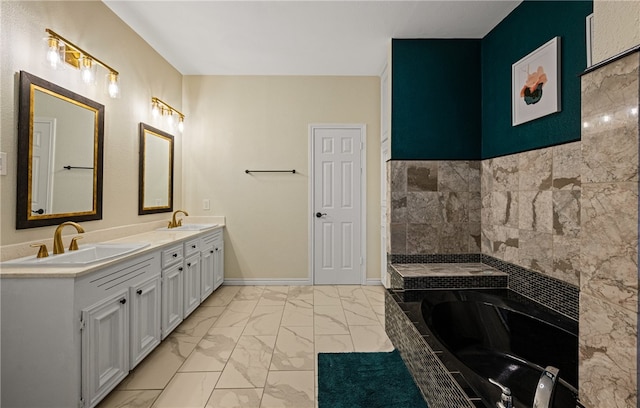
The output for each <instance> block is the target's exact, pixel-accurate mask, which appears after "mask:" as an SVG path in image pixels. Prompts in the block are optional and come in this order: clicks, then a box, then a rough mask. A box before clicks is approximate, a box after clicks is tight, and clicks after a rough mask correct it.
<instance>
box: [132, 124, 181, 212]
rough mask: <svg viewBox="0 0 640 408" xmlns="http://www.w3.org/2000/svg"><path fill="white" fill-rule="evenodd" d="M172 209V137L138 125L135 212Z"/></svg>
mask: <svg viewBox="0 0 640 408" xmlns="http://www.w3.org/2000/svg"><path fill="white" fill-rule="evenodd" d="M171 211H173V136H171V135H170V134H168V133H165V132H163V131H161V130H159V129H156V128H154V127H151V126H149V125H146V124H144V123H141V124H140V170H139V198H138V214H140V215H142V214H154V213H161V212H171Z"/></svg>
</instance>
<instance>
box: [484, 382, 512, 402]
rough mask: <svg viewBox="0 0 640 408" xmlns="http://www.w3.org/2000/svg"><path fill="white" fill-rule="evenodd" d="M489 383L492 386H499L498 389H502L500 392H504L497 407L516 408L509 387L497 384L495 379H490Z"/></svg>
mask: <svg viewBox="0 0 640 408" xmlns="http://www.w3.org/2000/svg"><path fill="white" fill-rule="evenodd" d="M489 382H490V383H491V384H493V385H495V386H497V387H498V388H500V391H502V395H501V396H500V401H498V402H496V407H498V408H514V407H513V398H512V397H511V390H510V389H509V387H505V386H504V385H502V384H500V383H499V382H497V381H496V380H494V379H493V378H489Z"/></svg>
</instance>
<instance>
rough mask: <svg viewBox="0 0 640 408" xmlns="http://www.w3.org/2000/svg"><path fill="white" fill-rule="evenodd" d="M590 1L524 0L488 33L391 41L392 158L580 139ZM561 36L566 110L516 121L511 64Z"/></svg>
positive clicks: (505, 150)
mask: <svg viewBox="0 0 640 408" xmlns="http://www.w3.org/2000/svg"><path fill="white" fill-rule="evenodd" d="M592 11H593V2H592V1H591V0H589V1H537V0H525V1H524V2H523V3H522V4H520V6H518V7H517V8H516V9H515V10H514V11H513V12H512V13H511V14H509V15H508V16H507V17H506V18H505V19H504V20H503V21H502V22H500V24H498V26H496V27H495V28H494V29H493V30H492V31H491V32H490V33H489V34H488V35H487V36H486V37H485V38H483V39H482V40H479V39H471V40H455V39H413V40H403V39H398V40H396V39H394V40H393V41H392V51H391V52H392V57H391V58H392V71H391V75H392V91H391V101H392V108H391V115H392V122H391V131H392V137H391V158H392V159H394V160H477V159H486V158H492V157H497V156H503V155H507V154H512V153H518V152H523V151H527V150H532V149H538V148H542V147H547V146H552V145H557V144H561V143H566V142H570V141H575V140H579V139H580V126H581V124H580V79H579V77H578V75H579V74H580V73H581V72H582V71H583V70H584V69H585V68H586V39H585V18H586V16H587V15H589V14H591V12H592ZM555 36H560V37H561V40H560V41H561V64H562V70H561V111H560V112H558V113H554V114H551V115H549V116H545V117H542V118H539V119H536V120H534V121H531V122H527V123H524V124H521V125H518V126H515V127H513V126H511V65H512V64H513V63H514V62H516V61H518V60H520V59H521V58H522V57H524V56H526V55H527V54H529V53H530V52H532V51H533V50H535V49H536V48H538V47H539V46H541V45H542V44H544V43H546V42H547V41H549V40H550V39H551V38H553V37H555Z"/></svg>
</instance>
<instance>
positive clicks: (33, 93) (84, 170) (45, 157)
mask: <svg viewBox="0 0 640 408" xmlns="http://www.w3.org/2000/svg"><path fill="white" fill-rule="evenodd" d="M103 143H104V106H103V105H101V104H99V103H97V102H95V101H92V100H90V99H87V98H85V97H83V96H81V95H78V94H76V93H73V92H71V91H69V90H67V89H64V88H62V87H60V86H58V85H55V84H53V83H51V82H48V81H46V80H44V79H41V78H38V77H36V76H34V75H32V74H29V73H27V72H24V71H21V72H20V105H19V112H18V180H17V184H18V185H17V206H16V228H17V229H24V228H33V227H42V226H47V225H56V224H59V223H60V222H62V221H69V220H72V221H89V220H99V219H102V162H103V158H102V154H103V153H102V151H103Z"/></svg>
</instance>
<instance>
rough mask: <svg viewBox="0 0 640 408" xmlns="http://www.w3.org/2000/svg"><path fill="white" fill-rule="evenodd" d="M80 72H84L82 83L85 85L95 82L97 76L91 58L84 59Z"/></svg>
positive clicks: (85, 57)
mask: <svg viewBox="0 0 640 408" xmlns="http://www.w3.org/2000/svg"><path fill="white" fill-rule="evenodd" d="M80 71H81V72H82V81H83V82H84V83H85V84H90V83H92V82H93V80H94V78H95V76H94V74H93V61H92V60H91V58H89V57H87V56H83V57H82V64H81V67H80Z"/></svg>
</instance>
